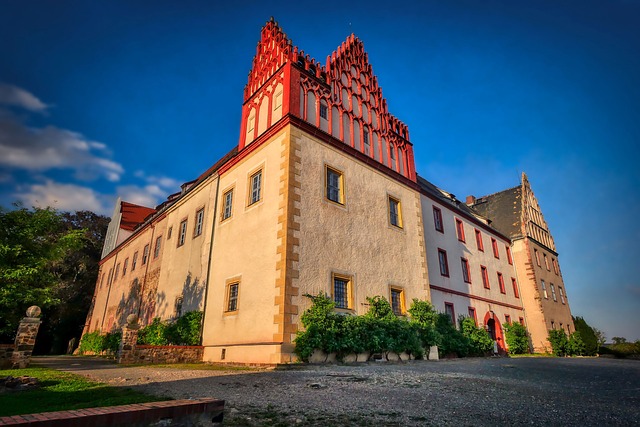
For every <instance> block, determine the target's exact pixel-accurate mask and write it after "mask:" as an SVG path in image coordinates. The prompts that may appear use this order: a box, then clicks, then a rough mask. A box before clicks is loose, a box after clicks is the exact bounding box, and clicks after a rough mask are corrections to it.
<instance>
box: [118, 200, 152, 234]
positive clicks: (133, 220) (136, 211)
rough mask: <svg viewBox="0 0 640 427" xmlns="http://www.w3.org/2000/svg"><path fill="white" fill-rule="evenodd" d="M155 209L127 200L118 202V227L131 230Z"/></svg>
mask: <svg viewBox="0 0 640 427" xmlns="http://www.w3.org/2000/svg"><path fill="white" fill-rule="evenodd" d="M155 211H156V210H155V209H153V208H147V207H145V206H139V205H134V204H133V203H129V202H120V212H122V220H121V221H120V228H123V229H125V230H129V231H133V230H134V229H135V228H136V226H138V225H139V224H142V223H143V222H144V220H145V218H146V217H148V216H149V215H151V214H153V213H155Z"/></svg>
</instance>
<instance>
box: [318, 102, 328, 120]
mask: <svg viewBox="0 0 640 427" xmlns="http://www.w3.org/2000/svg"><path fill="white" fill-rule="evenodd" d="M320 117H322V118H323V119H325V120H327V117H328V111H327V106H326V105H324V104H320Z"/></svg>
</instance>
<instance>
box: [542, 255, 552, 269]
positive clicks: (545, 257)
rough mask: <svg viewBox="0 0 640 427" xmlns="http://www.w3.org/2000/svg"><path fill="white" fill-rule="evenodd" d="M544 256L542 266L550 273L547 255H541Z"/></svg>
mask: <svg viewBox="0 0 640 427" xmlns="http://www.w3.org/2000/svg"><path fill="white" fill-rule="evenodd" d="M542 255H543V256H544V266H545V267H547V271H551V268H550V267H549V258H547V254H542Z"/></svg>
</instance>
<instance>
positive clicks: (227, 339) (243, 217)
mask: <svg viewBox="0 0 640 427" xmlns="http://www.w3.org/2000/svg"><path fill="white" fill-rule="evenodd" d="M287 138H288V134H287V133H286V129H285V130H283V131H282V132H280V133H279V134H277V135H275V136H274V137H273V138H272V139H271V140H270V141H268V142H266V143H264V144H262V145H261V146H259V147H256V149H255V151H253V152H252V153H251V154H250V155H248V156H247V157H245V158H244V159H242V160H241V161H239V162H238V163H237V164H235V165H234V166H232V167H231V169H229V170H228V171H226V172H225V173H224V174H223V175H222V176H221V177H220V191H219V195H218V213H217V215H216V221H217V223H216V230H215V237H214V246H213V254H212V257H213V259H212V265H211V272H210V278H209V292H208V298H207V305H206V314H205V322H204V336H203V345H204V346H205V354H204V360H208V361H219V360H221V350H222V349H223V348H224V349H225V352H226V355H227V356H226V359H225V360H229V361H233V362H245V363H255V362H263V363H264V362H268V361H269V358H270V354H271V353H273V348H274V345H276V344H277V343H274V341H273V335H274V333H276V331H277V325H275V324H274V314H275V304H274V300H275V296H276V289H275V279H276V262H277V261H278V260H279V258H280V257H279V255H278V254H277V253H276V248H277V245H278V237H277V225H278V215H279V212H280V209H279V203H280V199H281V197H282V196H281V195H280V194H279V188H280V178H281V175H282V172H281V169H280V168H281V155H282V151H283V144H284V143H285V141H286V140H287ZM258 170H262V194H261V199H260V201H258V202H256V203H254V204H253V205H250V206H248V201H249V194H250V191H251V188H250V182H249V179H250V176H251V175H253V174H254V173H255V172H256V171H258ZM230 189H233V209H232V216H231V217H230V218H228V219H226V220H224V221H221V219H222V217H221V212H222V209H223V205H224V201H223V200H222V197H223V195H224V194H225V193H226V192H227V191H228V190H230ZM230 281H237V282H239V283H240V285H239V296H238V310H237V311H236V312H232V313H226V312H225V310H226V286H227V283H229V282H230Z"/></svg>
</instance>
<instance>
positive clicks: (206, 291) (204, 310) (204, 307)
mask: <svg viewBox="0 0 640 427" xmlns="http://www.w3.org/2000/svg"><path fill="white" fill-rule="evenodd" d="M219 190H220V175H218V176H217V177H216V191H215V193H214V196H215V197H214V202H213V219H212V220H213V222H212V225H211V242H210V243H209V260H208V262H207V281H206V283H205V286H204V301H203V304H202V323H201V324H200V343H201V344H202V339H203V335H204V324H205V322H204V321H205V317H206V316H207V299H208V296H209V282H210V281H211V266H212V263H213V238H214V236H215V231H216V223H217V221H216V219H217V218H218V191H219Z"/></svg>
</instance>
